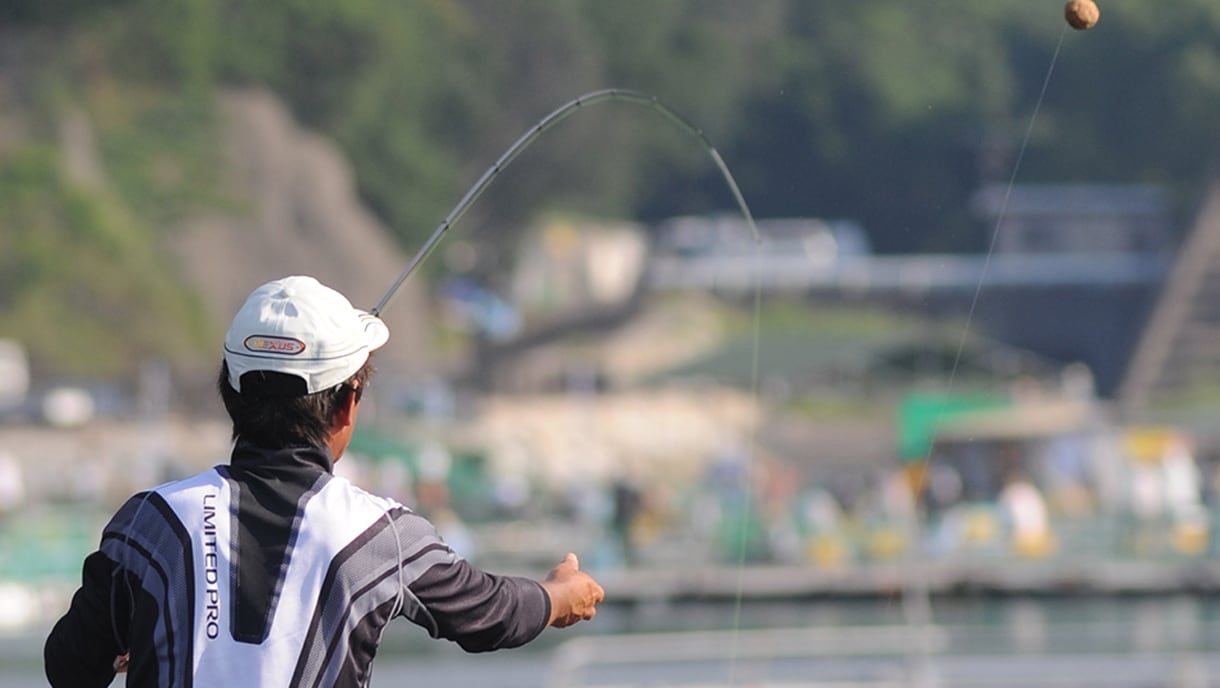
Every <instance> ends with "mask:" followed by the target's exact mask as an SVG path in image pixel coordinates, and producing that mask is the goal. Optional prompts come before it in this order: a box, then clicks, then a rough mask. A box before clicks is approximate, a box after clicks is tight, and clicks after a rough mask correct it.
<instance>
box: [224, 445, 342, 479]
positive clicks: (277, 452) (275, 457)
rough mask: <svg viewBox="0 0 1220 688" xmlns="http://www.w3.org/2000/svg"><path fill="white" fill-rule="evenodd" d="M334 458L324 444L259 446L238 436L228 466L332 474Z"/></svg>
mask: <svg viewBox="0 0 1220 688" xmlns="http://www.w3.org/2000/svg"><path fill="white" fill-rule="evenodd" d="M334 463H335V462H334V459H333V458H332V457H331V455H330V450H329V449H327V448H326V447H314V446H311V445H304V444H302V445H291V446H287V447H274V448H269V447H259V446H256V445H254V444H251V443H250V442H247V441H245V440H242V439H238V440H237V443H236V444H235V445H234V446H233V454H232V456H231V458H230V459H229V465H230V466H233V467H234V468H239V469H244V470H250V471H257V470H267V469H271V470H275V471H280V470H287V471H293V472H295V471H306V472H318V471H321V472H323V473H332V472H333V470H334Z"/></svg>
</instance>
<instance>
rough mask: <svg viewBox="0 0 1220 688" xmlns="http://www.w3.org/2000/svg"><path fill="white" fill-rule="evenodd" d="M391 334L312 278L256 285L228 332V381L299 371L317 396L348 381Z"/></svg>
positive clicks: (235, 386) (309, 390) (236, 383)
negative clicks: (255, 374) (259, 373)
mask: <svg viewBox="0 0 1220 688" xmlns="http://www.w3.org/2000/svg"><path fill="white" fill-rule="evenodd" d="M389 338H390V331H389V329H388V328H386V326H385V323H383V322H382V321H381V319H380V318H378V317H376V316H374V315H371V314H369V313H367V312H365V311H362V310H358V309H356V308H353V307H352V304H351V302H349V301H348V300H347V297H345V296H343V295H342V294H340V293H339V292H337V291H335V290H334V289H331V288H330V287H327V286H325V285H323V284H322V283H321V282H319V281H318V280H316V279H314V278H312V277H304V276H293V277H285V278H283V279H278V280H274V281H271V282H268V283H266V284H264V285H262V286H261V287H259V288H258V289H255V290H254V292H253V293H251V294H250V296H249V298H247V299H246V303H245V304H244V305H243V306H242V307H241V310H239V311H237V315H235V316H234V317H233V323H232V324H231V325H230V326H229V331H228V333H227V334H225V362H226V363H228V364H229V384H230V385H232V386H233V389H235V390H237V391H238V392H240V391H241V376H242V375H244V374H246V373H249V372H252V371H268V372H275V373H285V374H288V375H296V376H297V377H300V378H302V379H304V380H305V386H306V390H307V393H309V394H313V393H314V392H320V391H322V390H324V389H330V388H331V387H334V386H335V385H338V384H341V383H343V382H345V381H347V379H348V378H350V377H351V376H352V375H354V374H355V373H356V371H358V370H360V367H361V366H362V365H364V362H365V361H366V360H368V357H369V354H370V353H371V352H372V351H374V350H376V349H378V348H379V347H381V345H383V344H385V343H386V340H388V339H389Z"/></svg>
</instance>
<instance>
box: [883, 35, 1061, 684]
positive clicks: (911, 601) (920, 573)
mask: <svg viewBox="0 0 1220 688" xmlns="http://www.w3.org/2000/svg"><path fill="white" fill-rule="evenodd" d="M1066 33H1067V27H1066V26H1065V27H1064V28H1062V29H1061V30H1060V32H1059V40H1058V42H1057V43H1056V44H1055V50H1054V53H1053V54H1052V55H1051V61H1050V65H1049V66H1048V67H1047V70H1046V76H1045V77H1044V78H1043V80H1042V89H1041V90H1040V91H1039V93H1038V99H1037V101H1036V102H1035V103H1034V109H1033V112H1032V113H1031V115H1030V118H1029V124H1028V125H1027V126H1026V128H1025V136H1024V137H1023V138H1022V140H1021V146H1020V148H1019V149H1018V152H1017V157H1016V160H1014V161H1013V168H1012V174H1011V175H1010V176H1009V178H1008V185H1007V187H1006V189H1005V191H1004V198H1003V200H1002V201H1001V204H1000V209H999V212H998V213H997V216H996V221H995V225H994V227H993V228H992V230H991V238H990V241H989V243H988V246H987V253H986V254H985V255H984V257H983V266H982V269H981V270H980V272H979V278H978V282H977V283H976V284H975V287H974V294H973V296H972V297H971V300H970V308H969V310H968V311H967V314H966V322H965V324H964V325H963V326H962V334H961V338H960V339H959V341H958V344H957V352H956V353H955V354H954V357H953V366H952V367H951V368H950V370H949V377H948V380H947V382H946V393H948V394H951V393H952V392H953V388H954V386H955V383H956V379H957V369H958V367H959V366H960V364H961V358H962V353H963V351H964V350H965V346H966V340H967V339H968V337H969V334H970V327H971V325H972V324H973V321H974V314H975V311H976V309H977V307H978V302H979V297H980V294H981V293H982V291H983V283H984V281H985V280H986V279H987V271H988V269H989V268H990V266H991V258H992V256H993V255H994V254H995V247H996V243H997V240H998V239H999V236H1000V228H1001V227H1002V226H1003V224H1004V220H1005V219H1006V216H1007V213H1008V202H1009V200H1010V198H1011V197H1012V190H1013V187H1014V186H1015V185H1016V181H1017V175H1018V174H1019V172H1020V170H1021V162H1022V161H1023V160H1024V159H1025V151H1026V149H1027V148H1028V146H1029V140H1030V138H1031V137H1032V135H1033V131H1034V125H1035V124H1036V123H1037V121H1038V113H1039V112H1040V111H1041V109H1042V103H1043V101H1044V100H1045V99H1046V92H1047V88H1048V87H1049V85H1050V82H1051V75H1052V74H1054V72H1055V65H1056V64H1057V63H1058V61H1059V52H1060V49H1061V48H1062V47H1063V37H1064V35H1065V34H1066ZM933 442H935V438H933ZM932 449H933V447H929V448H928V454H927V457H926V459H925V467H924V471H923V474H922V476H921V478H920V482H919V490H917V491H916V494H915V500H916V502H915V518H914V519H913V521H914V523H913V526H914V531H915V532H914V538H915V551H916V552H917V553H918V554H919V555H921V556H919V559H918V560H917V561H916V563H917V564H918V565H917V566H916V567H915V575H913V576H910V578H909V583H908V584H907V587H906V589H905V591H904V594H903V598H902V612H903V617H904V619H905V620H906V622H907V625H908V626H909V627H910V628H911V630H912V631H914V632H915V635H914V638H915V644H916V645H918V646H919V647H917V648H915V649H917V650H918V655H917V657H918V659H920V660H922V661H923V662H924V664H923V665H921V666H918V667H916V669H917V671H919V672H920V673H919V676H918V679H919V680H922V681H924V682H927V681H929V680H931V677H930V676H929V675H928V674H927V673H924V672H928V671H930V665H928V664H927V659H928V654H929V651H928V648H927V646H926V645H924V643H925V642H926V640H927V638H928V634H927V633H923V632H921V631H923V630H926V629H927V628H928V627H930V626H931V624H932V620H933V619H932V602H931V598H930V595H929V593H930V591H929V582H928V576H927V573H928V572H927V571H926V564H927V561H928V559H929V557H928V556H927V552H926V546H927V543H926V542H925V540H926V537H925V533H924V530H925V524H924V519H925V518H926V514H925V512H924V509H923V507H921V505H920V494H921V493H922V491H923V489H924V487H925V486H926V483H927V481H928V480H929V479H930V476H931V468H932V456H933V451H932Z"/></svg>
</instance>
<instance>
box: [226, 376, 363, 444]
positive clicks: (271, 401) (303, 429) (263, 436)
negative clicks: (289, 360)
mask: <svg viewBox="0 0 1220 688" xmlns="http://www.w3.org/2000/svg"><path fill="white" fill-rule="evenodd" d="M372 374H373V360H372V357H371V356H370V357H369V360H367V361H365V362H364V365H363V366H361V367H360V370H357V371H356V373H355V374H354V375H352V376H351V377H350V378H348V379H347V380H346V381H345V382H343V383H341V384H338V385H335V386H334V387H331V388H330V389H324V390H322V391H320V392H315V393H313V394H307V393H306V388H305V381H304V380H303V379H302V378H300V377H297V376H296V375H287V374H285V373H273V372H268V371H251V372H249V373H246V374H244V375H242V376H241V387H242V391H240V392H238V391H237V390H235V389H233V386H232V385H230V384H229V364H228V363H227V362H224V361H222V362H221V364H220V374H219V375H218V376H217V380H216V387H217V388H218V389H219V390H220V398H221V400H222V401H223V402H224V405H225V410H226V411H228V412H229V418H230V419H231V420H232V421H233V438H234V439H237V438H242V439H245V440H247V441H249V442H252V443H254V444H256V445H258V446H261V447H286V446H291V445H302V444H305V445H310V446H314V447H321V446H324V445H325V444H326V438H327V435H328V434H329V433H330V426H331V421H332V420H333V419H334V417H335V413H336V411H338V409H339V407H340V405H341V404H344V403H346V402H347V395H349V394H353V393H354V394H356V400H357V401H359V400H360V397H361V395H363V394H364V390H365V387H366V386H367V385H368V382H369V378H370V377H372ZM353 383H355V384H353Z"/></svg>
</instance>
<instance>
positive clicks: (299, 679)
mask: <svg viewBox="0 0 1220 688" xmlns="http://www.w3.org/2000/svg"><path fill="white" fill-rule="evenodd" d="M388 337H389V332H388V330H387V328H386V327H385V325H384V324H383V323H382V321H381V320H380V319H378V318H376V317H374V316H372V315H370V314H368V313H364V312H362V311H358V310H356V309H354V308H353V307H352V306H351V304H350V303H349V302H348V300H347V299H346V298H345V297H344V296H343V295H342V294H340V293H338V292H336V291H334V290H332V289H330V288H328V287H325V286H323V285H322V284H320V283H319V282H317V281H316V280H314V279H313V278H310V277H299V276H298V277H288V278H284V279H281V280H276V281H272V282H269V283H267V284H264V285H263V286H261V287H259V288H258V289H256V290H255V291H254V292H253V293H252V294H251V295H250V297H249V298H248V300H247V301H246V303H245V305H244V306H243V307H242V308H241V310H240V311H239V312H238V313H237V315H236V317H235V318H234V319H233V322H232V325H231V327H230V329H229V331H228V333H227V335H226V336H225V342H224V358H223V362H222V365H221V370H220V375H219V379H218V385H219V389H220V394H221V397H222V399H223V401H224V405H225V408H226V410H227V411H228V413H229V416H230V418H231V419H232V421H233V438H234V445H233V451H232V455H231V458H230V462H229V464H228V465H225V466H217V467H215V468H213V469H211V470H208V471H205V472H203V473H200V474H198V475H195V476H193V477H190V478H186V479H184V480H180V481H176V482H171V483H167V484H165V485H162V486H159V487H156V488H153V489H151V490H148V491H146V492H142V493H140V494H137V495H135V496H133V497H131V498H130V499H129V500H128V501H127V503H126V504H125V505H124V506H123V507H122V508H120V509H119V511H118V512H117V513H116V514H115V516H114V517H113V518H112V519H111V521H110V523H109V524H108V525H107V526H106V528H105V530H104V531H103V534H102V540H101V546H100V548H99V550H98V551H97V552H95V553H93V554H91V555H90V556H89V557H88V558H87V559H86V560H85V563H84V573H83V581H82V585H81V587H80V589H79V590H78V591H77V592H76V594H75V596H74V597H73V599H72V602H71V605H70V607H69V609H68V611H67V613H66V614H65V615H64V616H63V617H62V618H61V619H60V620H59V622H58V623H57V624H56V625H55V627H54V628H53V629H52V630H51V633H50V635H49V636H48V638H47V641H46V645H45V650H44V658H45V668H46V674H47V678H48V679H49V680H50V683H51V685H52V686H105V685H108V684H109V683H110V682H111V681H112V680H113V679H114V676H115V673H116V672H118V671H127V672H128V678H127V685H129V686H172V685H179V686H181V685H191V684H192V683H193V684H194V685H204V686H288V685H294V686H295V685H322V686H363V685H366V684H367V683H368V680H369V676H370V671H371V665H372V661H373V657H374V655H375V653H376V651H377V647H378V644H379V642H380V640H381V635H382V633H383V631H384V628H385V626H386V624H387V623H388V622H389V621H390V620H391V619H392V618H394V617H398V616H402V617H405V618H407V619H409V620H410V621H412V622H414V623H416V624H418V625H420V626H423V627H424V628H425V629H426V630H427V631H428V633H429V634H430V635H432V637H434V638H445V639H448V640H452V641H455V642H457V643H458V644H459V645H460V646H461V647H462V648H464V649H465V650H467V651H470V652H482V651H489V650H496V649H501V648H510V647H516V646H519V645H522V644H525V643H528V642H530V641H531V640H533V639H534V638H536V637H537V636H538V635H539V634H540V633H541V632H542V631H543V629H545V628H546V627H547V626H556V627H564V626H569V625H571V624H574V623H577V622H578V621H581V620H585V619H591V618H593V616H594V615H595V614H596V605H597V603H599V602H600V601H601V600H602V598H603V596H604V593H603V591H602V588H601V586H599V585H598V584H597V582H596V581H594V580H593V579H592V578H591V577H589V576H588V575H587V574H585V573H584V572H583V571H581V570H580V568H579V563H578V561H577V559H576V556H575V555H574V554H568V555H567V557H566V558H565V559H564V560H563V561H562V562H561V563H560V564H558V565H557V566H556V567H555V568H554V569H552V570H551V571H550V573H549V574H548V575H547V577H546V578H545V579H544V580H542V581H540V582H539V581H535V580H533V579H530V578H523V577H516V576H498V575H495V574H491V573H487V572H484V571H482V570H480V569H477V568H475V567H474V566H473V565H471V564H470V563H469V562H467V561H466V560H465V559H464V558H462V557H461V556H460V555H459V554H457V553H455V552H454V551H453V550H452V549H451V548H450V547H449V546H448V545H447V544H446V542H445V541H444V540H442V539H441V537H440V536H439V535H438V534H437V532H436V529H435V528H434V527H433V525H432V524H431V523H430V522H428V521H427V520H425V519H424V518H423V517H421V516H419V515H418V514H416V513H414V512H412V511H411V510H410V509H409V508H407V507H405V506H403V505H402V504H400V503H398V502H396V501H394V500H391V499H386V498H382V497H377V496H374V495H371V494H369V493H367V492H365V491H364V490H362V489H360V488H358V487H356V486H354V485H352V484H351V483H350V482H348V481H346V480H344V479H343V478H340V477H336V476H334V475H333V472H332V467H333V464H334V462H335V461H337V460H339V458H340V457H342V456H343V452H344V450H345V449H346V448H347V446H348V442H349V441H350V439H351V436H352V431H353V429H354V426H355V424H356V417H357V414H358V411H359V409H360V401H361V397H362V395H363V393H364V392H365V390H366V389H367V386H368V383H369V378H370V375H371V371H372V367H371V365H370V360H369V359H370V356H371V354H372V352H373V351H374V350H376V349H377V348H379V347H380V346H382V345H383V344H384V343H385V342H386V340H387V339H388Z"/></svg>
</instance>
